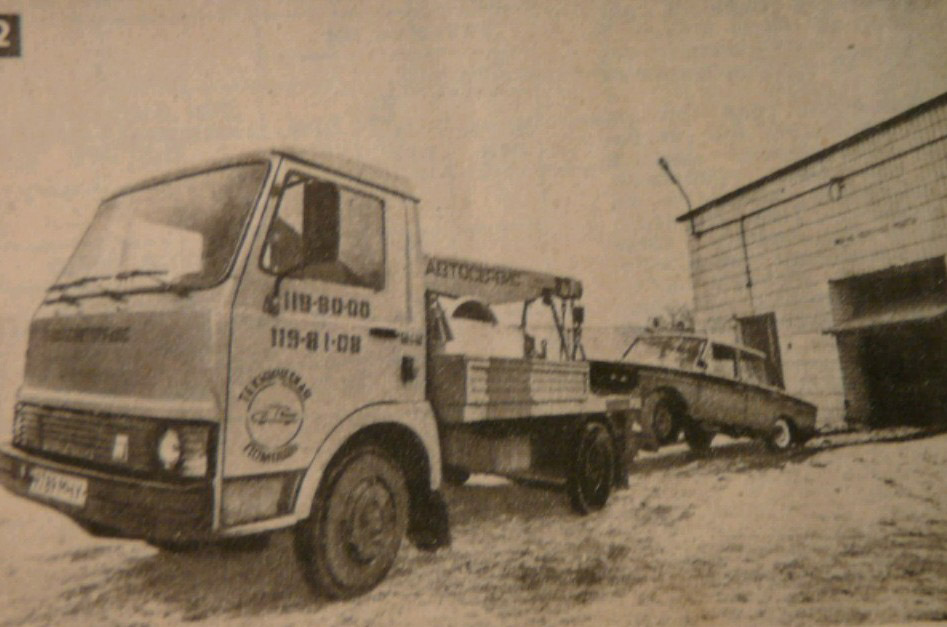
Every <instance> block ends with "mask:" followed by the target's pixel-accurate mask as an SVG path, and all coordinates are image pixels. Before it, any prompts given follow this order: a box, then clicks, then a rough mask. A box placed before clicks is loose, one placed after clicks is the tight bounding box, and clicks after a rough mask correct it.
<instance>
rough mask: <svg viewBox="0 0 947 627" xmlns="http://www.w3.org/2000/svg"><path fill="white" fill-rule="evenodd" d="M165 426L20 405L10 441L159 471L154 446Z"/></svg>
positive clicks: (114, 464)
mask: <svg viewBox="0 0 947 627" xmlns="http://www.w3.org/2000/svg"><path fill="white" fill-rule="evenodd" d="M167 427H168V423H166V422H165V421H159V420H155V419H149V418H140V417H129V416H116V415H110V414H92V413H86V412H78V411H72V410H65V409H54V408H49V407H40V406H36V405H20V406H19V407H18V408H17V412H16V416H15V419H14V423H13V444H14V445H15V446H17V447H19V448H22V449H26V450H30V451H34V452H38V453H46V454H48V455H50V456H54V457H59V458H65V459H71V460H77V461H82V462H85V463H87V464H89V465H93V466H110V467H117V468H122V469H126V470H129V471H142V472H149V471H156V470H159V469H160V464H159V462H158V460H157V458H156V446H157V442H158V438H159V437H160V436H161V434H162V433H163V432H164V429H166V428H167ZM205 441H206V440H205Z"/></svg>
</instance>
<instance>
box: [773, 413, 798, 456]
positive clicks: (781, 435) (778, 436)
mask: <svg viewBox="0 0 947 627" xmlns="http://www.w3.org/2000/svg"><path fill="white" fill-rule="evenodd" d="M796 442H797V438H796V430H795V428H794V427H793V424H792V422H790V421H789V419H787V418H779V419H777V420H776V422H774V423H773V428H772V430H771V432H770V434H769V437H768V438H767V439H766V444H767V446H769V448H770V449H772V450H774V451H788V450H789V449H790V448H792V447H793V446H795V444H796Z"/></svg>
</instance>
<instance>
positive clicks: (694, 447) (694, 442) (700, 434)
mask: <svg viewBox="0 0 947 627" xmlns="http://www.w3.org/2000/svg"><path fill="white" fill-rule="evenodd" d="M715 435H716V434H715V433H714V432H713V431H710V430H709V429H706V428H704V427H703V426H702V425H701V424H700V423H697V422H694V421H690V422H688V423H687V424H686V425H684V441H685V442H687V446H688V448H690V450H691V451H693V452H695V453H705V452H707V450H708V449H710V444H711V442H713V439H714V436H715Z"/></svg>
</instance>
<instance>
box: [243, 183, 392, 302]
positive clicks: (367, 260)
mask: <svg viewBox="0 0 947 627" xmlns="http://www.w3.org/2000/svg"><path fill="white" fill-rule="evenodd" d="M261 264H262V266H263V269H264V270H266V271H267V272H270V273H271V274H278V275H285V276H287V277H292V278H298V279H311V280H318V281H327V282H329V283H341V284H344V285H355V286H358V287H367V288H371V289H374V290H380V289H382V288H383V287H384V286H385V233H384V205H383V203H382V201H381V200H379V199H377V198H374V197H372V196H368V195H366V194H362V193H359V192H355V191H352V190H349V189H345V188H343V187H340V186H338V185H336V184H335V183H330V182H326V181H320V180H318V179H314V178H311V177H307V176H302V175H299V174H296V173H292V174H290V175H289V176H288V177H287V179H286V183H285V184H284V186H283V190H282V192H281V194H280V199H279V205H278V206H277V210H276V216H275V217H274V218H273V222H272V224H270V229H269V232H268V233H267V235H266V242H265V244H264V246H263V258H262V260H261Z"/></svg>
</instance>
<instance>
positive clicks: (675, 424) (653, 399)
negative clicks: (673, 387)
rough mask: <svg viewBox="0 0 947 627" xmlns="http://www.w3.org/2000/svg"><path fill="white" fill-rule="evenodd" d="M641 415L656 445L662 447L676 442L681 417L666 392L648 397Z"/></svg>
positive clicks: (677, 406)
mask: <svg viewBox="0 0 947 627" xmlns="http://www.w3.org/2000/svg"><path fill="white" fill-rule="evenodd" d="M643 413H644V416H645V419H646V420H647V421H648V425H649V427H650V429H651V432H652V433H653V434H654V437H655V438H656V439H657V441H658V444H660V445H661V446H664V445H666V444H672V443H674V442H676V441H677V437H678V435H679V434H680V432H681V422H682V420H683V416H682V415H681V411H680V408H679V404H678V403H676V402H675V399H674V397H673V396H671V395H670V394H668V393H667V392H659V393H657V394H651V395H649V396H648V399H647V400H646V401H645V407H644V412H643Z"/></svg>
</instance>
